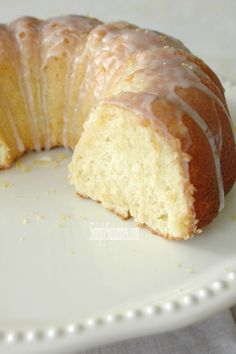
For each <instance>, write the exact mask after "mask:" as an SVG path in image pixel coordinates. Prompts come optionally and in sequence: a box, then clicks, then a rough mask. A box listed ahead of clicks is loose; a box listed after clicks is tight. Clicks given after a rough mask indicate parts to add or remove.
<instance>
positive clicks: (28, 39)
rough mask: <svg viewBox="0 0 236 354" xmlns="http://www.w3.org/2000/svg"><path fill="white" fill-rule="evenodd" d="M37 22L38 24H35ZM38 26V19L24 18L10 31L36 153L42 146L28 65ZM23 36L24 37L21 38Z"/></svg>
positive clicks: (16, 22) (12, 26)
mask: <svg viewBox="0 0 236 354" xmlns="http://www.w3.org/2000/svg"><path fill="white" fill-rule="evenodd" d="M35 21H36V23H35V24H34V22H35ZM37 24H38V21H37V20H36V19H33V18H28V17H22V18H19V19H18V20H16V21H15V22H13V23H12V24H11V25H10V30H11V31H12V33H13V35H14V38H15V41H16V43H17V46H18V49H19V53H20V65H21V68H20V71H19V82H20V85H21V91H22V96H23V99H24V101H25V104H26V108H27V110H28V116H29V118H30V120H29V121H30V122H31V132H32V139H33V144H34V149H35V150H36V151H40V150H41V144H40V137H39V127H38V117H37V115H36V112H35V105H34V97H33V92H32V86H31V79H30V68H29V65H28V60H29V58H30V56H32V53H33V54H34V51H37V47H38V41H37V29H36V28H35V26H36V25H37ZM22 34H23V37H21V35H22ZM32 46H33V48H32Z"/></svg>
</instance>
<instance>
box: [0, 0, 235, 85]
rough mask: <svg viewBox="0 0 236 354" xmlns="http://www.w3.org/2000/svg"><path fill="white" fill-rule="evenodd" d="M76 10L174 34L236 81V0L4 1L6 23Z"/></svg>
mask: <svg viewBox="0 0 236 354" xmlns="http://www.w3.org/2000/svg"><path fill="white" fill-rule="evenodd" d="M70 13H77V14H90V15H92V16H94V17H98V18H99V19H102V20H104V21H114V20H126V21H130V22H133V23H135V24H138V25H140V26H143V27H147V28H153V29H157V30H159V31H162V32H166V33H168V34H171V35H173V36H175V37H177V38H179V39H181V40H182V41H183V42H184V44H185V45H186V46H187V47H189V48H190V49H191V50H192V51H193V52H194V54H196V55H199V56H200V57H202V58H203V59H204V60H205V61H206V62H207V63H208V64H209V65H210V66H212V67H213V69H215V70H216V72H217V73H218V74H221V75H224V76H226V77H227V78H228V79H230V80H232V81H236V1H235V0H198V1H197V0H100V1H99V0H90V1H89V0H56V1H54V0H37V1H35V0H33V1H32V0H31V1H30V0H0V21H1V22H7V21H10V20H13V19H14V18H15V17H17V16H20V15H26V14H27V15H33V16H38V17H42V18H46V17H51V16H56V15H61V14H70Z"/></svg>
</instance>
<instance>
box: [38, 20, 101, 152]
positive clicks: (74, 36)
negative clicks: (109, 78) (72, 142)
mask: <svg viewBox="0 0 236 354" xmlns="http://www.w3.org/2000/svg"><path fill="white" fill-rule="evenodd" d="M99 23H100V21H98V20H96V19H93V18H88V17H83V16H75V15H69V16H63V17H58V18H54V19H51V20H48V21H46V22H45V23H44V25H43V28H42V34H41V38H42V40H41V44H42V68H43V67H44V66H45V65H47V63H48V61H49V60H50V58H52V57H60V56H61V55H62V54H63V53H65V54H66V57H67V74H66V78H65V105H64V112H63V128H62V142H63V145H64V146H65V147H67V146H68V127H67V122H68V113H67V112H68V104H69V101H70V100H69V93H70V89H71V86H72V82H73V80H76V77H75V73H76V70H75V69H76V62H77V58H76V57H75V52H76V48H77V46H78V45H82V36H84V35H86V34H87V33H88V32H89V31H91V29H92V28H94V27H95V26H96V25H98V24H99ZM42 75H43V74H42ZM43 87H44V88H46V82H45V80H44V85H43ZM44 91H45V89H44ZM43 96H44V111H45V115H46V117H47V109H46V100H45V94H44V95H43ZM46 121H47V127H48V129H47V130H49V127H50V124H49V122H48V117H47V118H46ZM48 146H49V147H50V146H51V142H50V141H49V139H48Z"/></svg>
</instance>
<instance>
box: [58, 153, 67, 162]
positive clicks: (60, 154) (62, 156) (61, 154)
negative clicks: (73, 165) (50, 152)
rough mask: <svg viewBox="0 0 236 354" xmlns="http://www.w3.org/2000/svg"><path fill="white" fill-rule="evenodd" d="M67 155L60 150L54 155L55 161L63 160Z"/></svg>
mask: <svg viewBox="0 0 236 354" xmlns="http://www.w3.org/2000/svg"><path fill="white" fill-rule="evenodd" d="M66 159H67V156H66V154H65V153H64V152H60V153H59V154H57V155H56V161H58V162H59V161H63V160H66Z"/></svg>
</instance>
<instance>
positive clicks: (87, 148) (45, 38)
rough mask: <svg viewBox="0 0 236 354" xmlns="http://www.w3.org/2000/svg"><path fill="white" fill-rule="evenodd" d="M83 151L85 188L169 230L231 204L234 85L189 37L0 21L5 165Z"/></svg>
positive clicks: (76, 177)
mask: <svg viewBox="0 0 236 354" xmlns="http://www.w3.org/2000/svg"><path fill="white" fill-rule="evenodd" d="M55 146H65V147H70V148H72V149H75V150H74V153H73V158H72V162H71V164H70V168H69V169H70V181H71V183H72V184H73V185H74V186H75V189H76V192H77V194H79V195H81V196H83V197H88V198H91V199H94V200H96V201H99V202H101V203H102V204H103V206H105V207H106V208H107V209H109V210H112V211H114V212H115V213H116V214H118V215H120V216H121V217H123V218H129V217H133V218H134V220H135V222H136V223H137V224H139V225H143V226H146V227H148V228H149V229H150V230H151V231H152V232H154V233H156V234H159V235H161V236H163V237H166V238H173V239H187V238H189V237H191V236H192V235H193V234H194V233H198V232H199V231H200V229H201V228H202V226H204V225H206V224H208V223H209V222H211V221H212V220H213V218H214V217H215V216H216V215H217V214H218V211H219V209H221V208H223V206H224V196H225V194H226V193H227V192H228V191H229V190H230V189H231V187H232V186H233V184H234V182H235V179H236V152H235V142H234V138H233V133H232V128H231V121H230V115H229V112H228V108H227V104H226V101H225V97H224V89H223V87H222V85H221V83H220V81H219V79H218V78H217V76H216V75H215V74H214V73H213V72H212V70H211V69H210V68H209V67H208V66H207V65H206V64H205V63H204V62H203V61H201V60H200V59H199V58H197V57H195V56H194V55H192V54H191V52H190V51H189V50H188V49H187V48H186V47H185V46H184V45H183V44H182V43H181V42H180V41H178V40H176V39H174V38H172V37H170V36H167V35H164V34H162V33H159V32H155V31H151V30H146V29H140V28H138V27H137V26H134V25H131V24H128V23H125V22H116V23H111V24H102V23H101V22H100V21H99V20H96V19H92V18H87V17H83V16H65V17H59V18H53V19H49V20H46V21H42V20H38V19H36V18H30V17H23V18H20V19H17V20H16V21H14V22H12V23H10V24H8V25H0V168H7V167H9V166H10V165H11V164H12V162H13V161H14V160H15V159H16V158H18V157H19V156H21V155H22V154H23V153H25V152H26V151H28V150H37V151H39V150H41V149H50V148H52V147H55Z"/></svg>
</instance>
